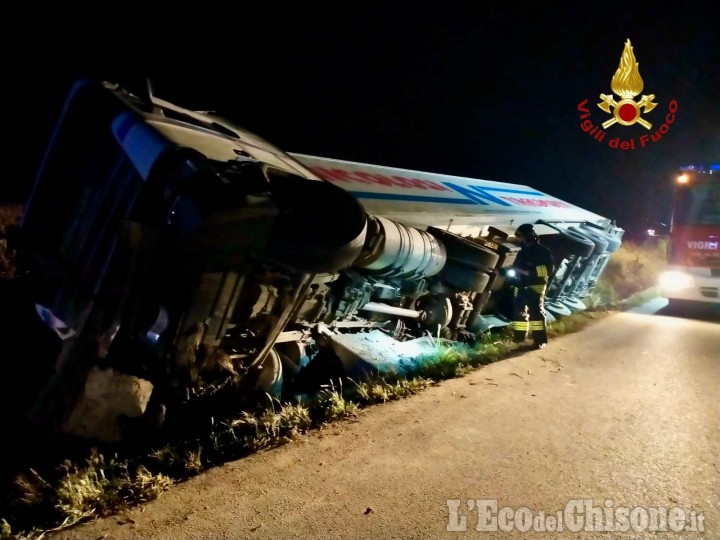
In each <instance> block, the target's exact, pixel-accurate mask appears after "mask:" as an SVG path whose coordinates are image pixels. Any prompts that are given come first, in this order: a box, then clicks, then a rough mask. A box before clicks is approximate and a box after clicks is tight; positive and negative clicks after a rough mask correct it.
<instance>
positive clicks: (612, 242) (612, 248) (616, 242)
mask: <svg viewBox="0 0 720 540" xmlns="http://www.w3.org/2000/svg"><path fill="white" fill-rule="evenodd" d="M580 228H581V229H582V230H583V232H585V231H587V232H590V233H592V234H595V235H598V236H600V237H602V238H603V239H605V240H606V241H607V243H608V246H607V249H606V251H607V252H608V253H615V252H616V251H617V250H618V249H620V246H621V245H622V240H621V239H620V238H618V237H617V236H612V235H610V234H608V233H606V232H604V231H601V230H599V229H596V228H594V227H590V226H588V225H585V224H582V225H580Z"/></svg>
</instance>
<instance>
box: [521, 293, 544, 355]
mask: <svg viewBox="0 0 720 540" xmlns="http://www.w3.org/2000/svg"><path fill="white" fill-rule="evenodd" d="M513 293H514V298H513V300H514V302H513V338H514V341H515V342H517V343H522V342H523V341H525V339H527V334H528V331H529V332H530V333H531V334H532V338H533V341H534V342H535V345H544V344H546V343H547V341H548V334H547V319H546V317H545V285H528V286H525V287H522V286H521V287H515V289H514V291H513Z"/></svg>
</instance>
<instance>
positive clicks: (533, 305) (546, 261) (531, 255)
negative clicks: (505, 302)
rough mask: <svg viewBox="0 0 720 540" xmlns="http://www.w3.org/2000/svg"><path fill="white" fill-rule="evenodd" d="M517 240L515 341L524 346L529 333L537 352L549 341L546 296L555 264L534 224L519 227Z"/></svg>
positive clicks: (514, 310) (514, 298)
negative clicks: (520, 245) (541, 241)
mask: <svg viewBox="0 0 720 540" xmlns="http://www.w3.org/2000/svg"><path fill="white" fill-rule="evenodd" d="M515 237H516V238H517V239H518V240H519V241H520V243H521V244H522V248H521V249H520V252H519V253H518V255H517V257H516V258H515V263H514V264H513V266H512V269H513V270H515V272H516V273H517V278H518V279H517V283H516V286H515V287H514V289H513V321H514V322H513V334H514V336H513V337H514V340H515V342H517V343H522V342H523V341H525V339H527V333H528V331H530V333H531V334H532V338H533V342H534V344H535V348H537V349H542V348H544V347H545V346H546V345H547V341H548V335H547V320H546V318H545V307H544V303H545V293H546V291H547V286H548V283H549V280H550V277H551V276H552V275H553V272H554V270H555V262H554V261H553V256H552V253H551V252H550V250H549V249H548V248H547V247H545V246H544V245H542V244H541V243H540V240H539V238H538V235H537V232H536V231H535V227H534V226H533V225H532V224H530V223H526V224H524V225H520V227H518V228H517V230H516V231H515ZM528 319H529V320H528Z"/></svg>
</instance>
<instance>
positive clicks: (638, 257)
mask: <svg viewBox="0 0 720 540" xmlns="http://www.w3.org/2000/svg"><path fill="white" fill-rule="evenodd" d="M666 249H667V243H666V242H665V241H662V242H658V243H649V244H637V243H634V242H623V244H622V246H620V249H619V250H617V251H616V252H615V253H613V255H612V257H611V258H610V261H609V263H608V265H607V267H606V268H605V271H604V272H603V274H602V276H600V281H599V283H598V286H597V288H596V290H595V291H594V301H595V303H596V304H599V305H606V306H607V305H616V304H617V303H618V302H620V301H622V300H625V299H628V298H630V297H632V296H633V295H635V294H637V293H640V292H643V291H647V290H649V289H652V288H653V287H655V286H656V285H657V282H658V277H659V276H660V272H662V271H663V270H664V269H665V266H666Z"/></svg>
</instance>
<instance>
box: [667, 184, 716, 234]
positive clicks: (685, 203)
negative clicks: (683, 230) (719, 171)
mask: <svg viewBox="0 0 720 540" xmlns="http://www.w3.org/2000/svg"><path fill="white" fill-rule="evenodd" d="M673 221H674V223H677V224H678V225H716V226H717V225H720V182H707V183H702V184H697V185H693V186H687V187H683V188H681V189H680V190H679V191H678V192H677V199H676V203H675V214H674V220H673Z"/></svg>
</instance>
